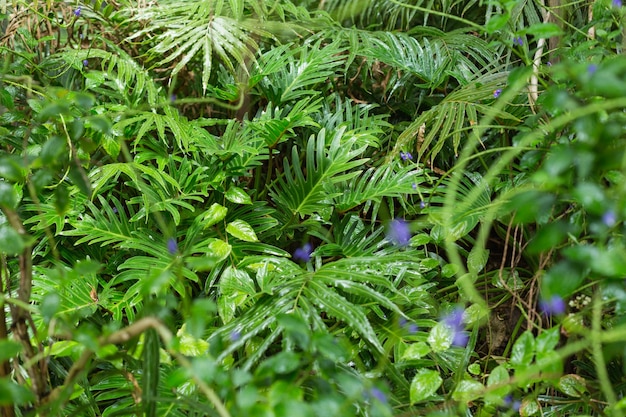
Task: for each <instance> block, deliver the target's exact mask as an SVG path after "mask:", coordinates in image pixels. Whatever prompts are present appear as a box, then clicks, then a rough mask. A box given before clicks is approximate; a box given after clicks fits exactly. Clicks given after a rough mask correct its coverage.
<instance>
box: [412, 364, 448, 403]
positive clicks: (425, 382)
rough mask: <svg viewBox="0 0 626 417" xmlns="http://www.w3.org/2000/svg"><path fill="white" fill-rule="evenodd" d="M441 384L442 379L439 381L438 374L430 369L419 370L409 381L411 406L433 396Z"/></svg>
mask: <svg viewBox="0 0 626 417" xmlns="http://www.w3.org/2000/svg"><path fill="white" fill-rule="evenodd" d="M442 383H443V379H441V376H440V375H439V372H437V371H434V370H432V369H421V370H419V371H418V372H417V374H416V375H415V376H414V377H413V380H412V381H411V388H410V391H409V394H410V397H411V404H415V403H418V402H420V401H424V400H425V399H428V398H429V397H432V396H433V395H435V393H436V392H437V390H438V389H439V387H440V386H441V384H442Z"/></svg>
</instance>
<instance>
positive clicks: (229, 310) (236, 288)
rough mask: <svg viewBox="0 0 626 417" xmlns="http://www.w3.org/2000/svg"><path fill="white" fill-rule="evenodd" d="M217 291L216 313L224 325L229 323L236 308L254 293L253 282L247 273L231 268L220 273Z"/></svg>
mask: <svg viewBox="0 0 626 417" xmlns="http://www.w3.org/2000/svg"><path fill="white" fill-rule="evenodd" d="M219 289H220V297H219V298H218V300H217V311H218V313H219V315H220V317H221V318H222V321H224V323H229V322H230V321H231V320H232V319H233V318H234V316H235V311H236V309H237V307H239V306H241V305H243V304H244V303H245V302H246V300H247V299H248V297H249V296H250V295H254V294H255V293H256V289H255V287H254V282H253V281H252V278H250V276H249V275H248V273H247V272H246V271H244V270H242V269H237V268H234V267H232V266H229V267H228V268H226V269H225V270H224V272H223V273H222V276H221V277H220V282H219Z"/></svg>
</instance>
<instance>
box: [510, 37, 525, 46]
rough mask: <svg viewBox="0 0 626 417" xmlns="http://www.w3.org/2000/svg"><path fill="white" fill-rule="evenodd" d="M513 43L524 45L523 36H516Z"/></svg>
mask: <svg viewBox="0 0 626 417" xmlns="http://www.w3.org/2000/svg"><path fill="white" fill-rule="evenodd" d="M513 45H519V46H522V45H524V39H523V38H522V37H521V36H516V37H514V38H513Z"/></svg>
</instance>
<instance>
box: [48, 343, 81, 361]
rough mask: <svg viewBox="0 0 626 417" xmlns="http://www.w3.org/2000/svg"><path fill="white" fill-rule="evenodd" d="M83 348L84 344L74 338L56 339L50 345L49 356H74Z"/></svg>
mask: <svg viewBox="0 0 626 417" xmlns="http://www.w3.org/2000/svg"><path fill="white" fill-rule="evenodd" d="M83 350H85V346H84V345H83V344H81V343H79V342H76V341H74V340H58V341H56V342H54V343H53V344H52V346H51V347H50V351H49V354H50V355H51V356H54V357H57V358H61V357H64V356H75V355H78V354H79V353H81V352H82V351H83Z"/></svg>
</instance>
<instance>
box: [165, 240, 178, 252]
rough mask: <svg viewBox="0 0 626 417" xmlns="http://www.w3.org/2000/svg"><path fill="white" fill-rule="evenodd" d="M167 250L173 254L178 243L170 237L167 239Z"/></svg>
mask: <svg viewBox="0 0 626 417" xmlns="http://www.w3.org/2000/svg"><path fill="white" fill-rule="evenodd" d="M167 251H168V252H169V253H170V255H175V254H176V252H178V243H176V239H175V238H173V237H171V238H169V239H167Z"/></svg>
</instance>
